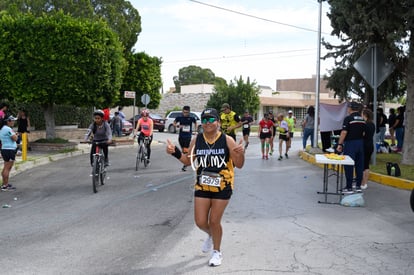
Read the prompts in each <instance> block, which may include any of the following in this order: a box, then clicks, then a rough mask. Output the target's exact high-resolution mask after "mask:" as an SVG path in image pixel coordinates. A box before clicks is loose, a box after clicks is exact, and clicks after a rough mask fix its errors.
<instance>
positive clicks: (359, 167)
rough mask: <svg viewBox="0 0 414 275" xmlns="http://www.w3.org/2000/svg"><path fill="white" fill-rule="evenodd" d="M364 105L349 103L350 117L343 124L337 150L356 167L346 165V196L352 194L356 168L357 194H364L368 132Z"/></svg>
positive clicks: (344, 191)
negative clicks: (363, 180) (363, 115)
mask: <svg viewBox="0 0 414 275" xmlns="http://www.w3.org/2000/svg"><path fill="white" fill-rule="evenodd" d="M361 107H362V105H361V104H359V103H357V102H350V103H348V114H349V115H348V116H346V117H345V119H344V122H343V124H342V131H341V135H340V136H339V141H338V146H337V148H336V150H337V151H338V152H339V153H341V152H343V153H344V154H345V155H348V156H349V157H350V158H352V159H353V160H354V162H355V165H354V166H352V165H345V166H344V169H345V178H346V187H345V189H343V190H342V193H344V194H352V193H353V192H354V191H353V190H352V181H353V179H354V168H355V174H356V192H362V190H361V182H362V177H363V172H364V154H365V153H364V133H365V131H366V123H365V120H364V119H363V118H362V116H361Z"/></svg>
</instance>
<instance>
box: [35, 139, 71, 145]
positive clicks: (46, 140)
mask: <svg viewBox="0 0 414 275" xmlns="http://www.w3.org/2000/svg"><path fill="white" fill-rule="evenodd" d="M35 142H37V143H54V144H64V143H69V140H67V139H63V138H51V139H46V138H41V139H38V140H36V141H35Z"/></svg>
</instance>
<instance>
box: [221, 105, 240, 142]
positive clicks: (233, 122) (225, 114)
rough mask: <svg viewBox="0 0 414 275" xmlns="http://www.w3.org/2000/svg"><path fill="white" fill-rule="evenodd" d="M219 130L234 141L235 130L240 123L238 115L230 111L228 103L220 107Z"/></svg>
mask: <svg viewBox="0 0 414 275" xmlns="http://www.w3.org/2000/svg"><path fill="white" fill-rule="evenodd" d="M220 120H221V130H222V131H223V132H224V133H225V134H226V135H229V136H231V137H232V138H233V139H234V141H236V129H237V128H239V127H241V125H242V124H241V121H240V117H239V115H238V114H236V113H235V112H234V111H232V110H231V108H230V105H229V104H228V103H224V104H223V105H222V106H221V115H220Z"/></svg>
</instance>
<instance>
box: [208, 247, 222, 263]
mask: <svg viewBox="0 0 414 275" xmlns="http://www.w3.org/2000/svg"><path fill="white" fill-rule="evenodd" d="M221 260H223V255H221V252H220V251H217V250H213V252H212V253H211V259H210V261H208V265H209V266H219V265H221Z"/></svg>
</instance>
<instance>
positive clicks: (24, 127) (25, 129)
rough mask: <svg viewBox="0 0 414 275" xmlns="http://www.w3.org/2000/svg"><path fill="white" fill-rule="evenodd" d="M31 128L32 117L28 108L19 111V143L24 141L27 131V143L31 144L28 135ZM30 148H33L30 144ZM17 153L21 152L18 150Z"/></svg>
mask: <svg viewBox="0 0 414 275" xmlns="http://www.w3.org/2000/svg"><path fill="white" fill-rule="evenodd" d="M29 128H30V118H29V115H28V114H27V111H26V110H21V111H19V113H18V115H17V133H19V134H18V138H17V144H20V143H21V142H22V134H23V133H26V137H27V144H29V137H28V135H27V134H28V133H29ZM28 149H29V150H30V149H31V148H30V146H28ZM20 153H21V152H20ZM17 154H19V152H17Z"/></svg>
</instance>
